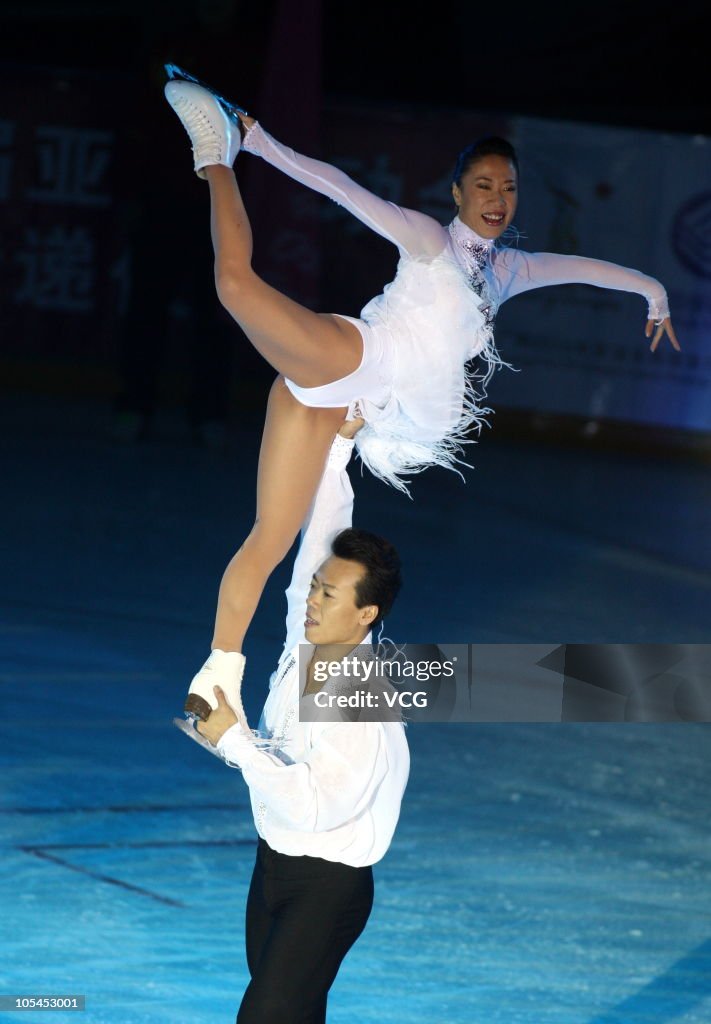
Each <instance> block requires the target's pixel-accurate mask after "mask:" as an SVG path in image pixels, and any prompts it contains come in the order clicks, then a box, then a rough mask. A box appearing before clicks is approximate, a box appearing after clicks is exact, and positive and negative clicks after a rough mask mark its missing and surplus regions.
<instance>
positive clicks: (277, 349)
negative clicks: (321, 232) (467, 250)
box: [165, 80, 363, 387]
mask: <svg viewBox="0 0 711 1024" xmlns="http://www.w3.org/2000/svg"><path fill="white" fill-rule="evenodd" d="M165 92H166V98H167V99H168V102H169V103H170V105H171V106H172V107H173V109H174V110H175V112H176V114H177V115H178V117H179V118H180V120H181V121H182V123H183V127H184V128H185V130H186V131H187V133H188V135H189V137H190V141H191V143H192V147H193V156H194V162H195V170H196V171H197V172H198V174H199V175H200V176H201V177H204V178H207V180H208V182H209V184H210V199H211V224H212V237H213V241H214V246H215V278H216V284H217V291H218V295H219V297H220V301H221V302H222V304H223V305H224V306H225V308H226V309H227V310H228V311H229V312H230V313H231V314H232V316H233V317H234V318H235V320H236V321H237V322H238V323H239V325H240V326H241V327H242V330H243V331H244V333H245V334H246V335H247V337H248V338H249V340H250V341H251V342H252V344H253V345H254V346H255V348H256V349H257V350H258V351H259V352H260V353H261V354H262V355H263V356H264V358H265V359H266V360H267V362H269V363H271V365H272V366H273V367H274V369H275V370H276V371H277V372H278V373H281V374H283V375H284V376H285V377H288V378H290V379H291V380H293V381H294V383H295V384H298V385H299V386H300V387H318V386H321V385H323V384H329V383H330V382H331V381H334V380H338V379H339V378H340V377H344V376H346V375H347V374H349V373H351V372H352V371H353V370H355V369H357V367H358V366H359V364H360V362H361V358H362V353H363V341H362V339H361V336H360V333H359V331H358V329H357V328H356V327H355V326H354V325H353V324H351V323H349V322H348V321H347V320H344V319H343V318H341V317H337V316H333V315H332V314H330V313H329V314H321V313H314V312H312V311H311V310H309V309H306V308H305V307H304V306H301V305H299V303H298V302H294V301H293V300H292V299H289V298H288V297H287V296H286V295H282V293H281V292H279V291H277V289H276V288H272V287H270V285H268V284H266V282H265V281H262V280H261V278H260V277H259V276H258V275H257V274H255V273H254V271H253V269H252V263H251V259H252V232H251V229H250V226H249V220H248V218H247V213H246V211H245V208H244V204H243V203H242V197H241V196H240V192H239V188H238V186H237V181H236V179H235V176H234V173H233V171H232V164H233V163H234V160H235V156H236V155H237V153H238V151H239V148H240V128H239V126H238V124H237V123H236V121H234V120H233V119H232V116H231V115H228V114H227V113H226V111H225V109H224V108H223V107H222V106H221V104H220V103H219V102H218V100H217V99H216V97H215V95H214V94H213V93H211V92H210V91H209V90H208V89H206V88H204V87H202V86H201V85H198V84H196V83H195V82H189V81H175V80H173V81H170V82H168V84H167V85H166V90H165ZM243 121H244V124H245V126H248V125H249V124H250V122H251V118H247V117H244V118H243Z"/></svg>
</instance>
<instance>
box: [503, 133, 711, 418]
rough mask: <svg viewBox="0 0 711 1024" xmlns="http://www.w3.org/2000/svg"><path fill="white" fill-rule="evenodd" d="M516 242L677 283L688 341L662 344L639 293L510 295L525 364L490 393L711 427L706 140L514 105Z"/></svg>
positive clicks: (514, 354) (582, 411) (510, 346)
mask: <svg viewBox="0 0 711 1024" xmlns="http://www.w3.org/2000/svg"><path fill="white" fill-rule="evenodd" d="M510 136H511V138H512V141H513V142H514V143H515V145H516V147H517V149H518V152H519V155H520V159H521V188H520V207H519V210H518V213H517V216H516V224H517V225H518V227H519V228H520V229H521V231H522V232H523V234H524V237H522V238H521V240H520V242H519V246H520V248H522V249H526V250H529V251H533V252H546V251H547V252H559V253H574V254H576V255H580V256H591V257H594V258H596V259H603V260H609V261H611V262H613V263H618V264H621V265H623V266H627V267H633V268H635V269H637V270H641V271H642V272H643V273H646V274H649V275H651V276H652V277H656V278H657V279H659V280H660V281H661V282H662V284H663V285H664V287H665V288H666V289H667V292H668V294H669V301H670V308H671V317H672V322H673V324H674V327H675V330H676V333H677V337H678V338H679V341H680V344H681V347H682V351H681V353H677V352H675V351H674V350H673V349H672V347H671V344H670V343H669V341H668V339H664V340H663V341H662V342H660V345H659V347H658V349H657V351H656V353H651V352H650V351H649V341H647V339H646V338H645V337H644V327H645V323H646V319H647V306H646V301H645V300H644V299H643V298H641V297H640V296H637V295H633V294H628V293H625V292H616V291H609V290H603V289H599V288H593V287H591V286H586V285H563V286H559V287H554V288H542V289H539V290H537V291H535V292H531V293H529V294H528V295H525V296H521V297H519V298H515V299H512V300H511V301H510V302H509V303H507V304H506V305H504V306H503V307H502V309H501V312H500V314H499V318H498V322H497V332H496V336H497V343H498V346H499V350H500V352H501V354H502V356H503V358H504V359H506V360H507V361H508V362H511V363H512V364H513V365H514V366H516V367H519V368H520V369H521V370H522V372H521V373H520V374H511V373H508V372H507V371H505V370H504V371H502V372H501V373H500V374H497V376H496V377H495V378H494V380H493V381H492V384H491V387H490V398H491V403H492V405H494V406H497V405H498V406H502V405H507V406H511V407H517V408H527V409H536V410H544V411H548V412H557V413H564V414H565V413H567V414H574V415H580V416H585V417H589V418H594V419H616V420H627V421H632V422H636V423H645V424H650V425H651V424H655V425H667V426H672V427H680V428H685V429H694V430H709V429H711V401H710V399H711V139H709V138H705V137H692V136H684V135H665V134H661V133H656V132H649V131H637V130H632V129H627V128H611V127H604V126H597V125H583V124H571V123H569V122H556V121H544V120H539V119H533V118H518V119H515V120H514V121H512V122H511V132H510Z"/></svg>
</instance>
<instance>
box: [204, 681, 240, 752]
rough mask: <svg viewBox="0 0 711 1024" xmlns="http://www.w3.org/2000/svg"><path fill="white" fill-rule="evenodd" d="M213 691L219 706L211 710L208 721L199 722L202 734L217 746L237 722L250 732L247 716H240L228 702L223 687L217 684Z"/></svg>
mask: <svg viewBox="0 0 711 1024" xmlns="http://www.w3.org/2000/svg"><path fill="white" fill-rule="evenodd" d="M213 693H214V694H215V697H216V698H217V707H216V708H215V709H214V710H213V711H211V712H210V715H209V717H208V719H207V721H205V722H197V723H196V725H195V728H196V729H197V731H198V732H199V733H200V735H201V736H204V737H205V738H206V739H207V740H209V742H210V743H211V744H212V745H213V747H216V746H217V744H218V743H219V742H220V739H221V737H222V736H223V734H224V733H226V732H227V730H228V729H230V728H232V726H233V725H236V724H237V722H239V723H240V725H241V726H242V728H243V729H244V730H245V731H246V732H249V726H248V725H247V720H246V718H243V717H240V716H238V715H237V714H236V713H235V712H234V711H233V710H232V708H231V707H230V705H229V704H228V703H227V698H226V697H225V694H224V691H223V689H222V687H220V686H215V687H214V688H213Z"/></svg>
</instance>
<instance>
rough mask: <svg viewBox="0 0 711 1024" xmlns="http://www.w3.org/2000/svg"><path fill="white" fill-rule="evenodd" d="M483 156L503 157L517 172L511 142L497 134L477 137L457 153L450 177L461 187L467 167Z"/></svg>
mask: <svg viewBox="0 0 711 1024" xmlns="http://www.w3.org/2000/svg"><path fill="white" fill-rule="evenodd" d="M484 156H503V157H505V158H506V159H507V160H510V161H511V163H512V164H513V165H514V167H515V168H516V174H518V157H517V156H516V150H515V149H514V148H513V146H512V145H511V143H510V142H507V140H506V139H502V138H501V137H500V136H498V135H488V136H487V137H486V138H485V139H478V140H477V141H476V142H472V143H471V144H470V145H469V146H466V147H465V148H464V149H463V150H462V152H461V153H460V154H459V156H458V157H457V163H456V165H455V167H454V175H453V177H452V181H453V182H454V184H455V185H458V186H459V187H460V188H461V185H462V178H463V177H464V175H465V174H466V173H467V171H468V170H469V168H470V167H471V166H472V164H475V163H476V162H477V160H481V158H482V157H484Z"/></svg>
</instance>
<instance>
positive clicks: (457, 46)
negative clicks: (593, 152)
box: [0, 0, 711, 133]
mask: <svg viewBox="0 0 711 1024" xmlns="http://www.w3.org/2000/svg"><path fill="white" fill-rule="evenodd" d="M280 6H281V7H289V6H291V7H296V8H297V9H298V8H299V6H300V5H299V3H298V2H297V0H292V3H291V4H282V5H279V4H277V3H276V2H275V0H257V2H239V0H235V2H234V3H230V2H224V0H223V2H217V0H213V2H203V3H195V2H192V3H191V2H188V0H182V2H175V3H166V2H156V3H143V4H141V3H138V2H136V3H129V2H124V3H120V2H116V3H102V2H100V0H97V2H93V3H88V2H87V3H74V4H53V3H33V2H31V0H29V2H24V3H22V4H20V3H6V4H3V10H2V21H1V22H0V58H1V59H2V60H3V61H17V62H22V63H39V64H52V65H55V66H60V67H82V68H93V69H102V70H103V69H107V68H110V69H112V70H115V71H124V70H126V69H127V68H131V67H132V66H134V65H135V63H136V61H139V62H140V59H141V55H142V53H143V52H145V48H146V47H147V46H149V47H153V46H157V47H158V48H160V46H161V45H162V46H163V47H164V51H165V54H166V59H168V58H169V57H170V55H171V54H173V55H174V56H175V59H176V60H177V59H178V57H180V58H181V59H185V58H186V57H187V56H188V53H187V52H183V54H182V55H181V54H175V48H176V47H175V44H176V43H177V42H178V37H180V36H181V35H182V34H183V33H186V34H190V35H192V38H193V42H192V45H186V44H185V41H184V40H183V43H182V45H180V46H179V48H180V49H181V50H183V51H188V50H192V51H193V53H194V56H195V57H196V58H199V64H200V66H201V68H203V69H205V73H206V74H207V71H212V72H213V75H212V77H213V78H214V77H215V70H216V69H215V64H216V63H218V59H219V58H222V57H223V56H224V57H226V58H227V63H228V64H229V63H230V59H229V57H228V56H227V55H228V54H229V55H231V62H232V67H231V68H229V69H227V68H225V69H224V71H222V69H220V71H221V75H220V77H221V79H222V80H218V82H217V85H219V86H222V87H223V88H225V89H227V88H228V87H232V90H233V91H234V88H235V86H236V85H237V84H239V83H240V79H244V77H245V76H244V74H243V71H244V67H245V65H247V66H248V67H249V69H250V71H251V69H252V68H253V67H254V66H255V65H256V66H258V65H259V63H260V50H261V48H262V47H263V46H264V43H265V41H266V38H267V36H268V34H269V32H270V30H271V28H272V26H273V20H274V14H275V11H276V10H277V8H278V7H280ZM704 10H705V5H702V4H700V3H675V4H663V5H662V4H654V3H614V2H612V0H601V2H597V3H595V4H590V5H585V6H580V7H578V6H574V5H561V4H545V3H543V4H540V3H537V4H534V3H522V2H521V0H508V2H505V3H500V4H493V3H486V4H474V3H461V2H455V0H452V2H450V3H448V4H446V5H444V6H440V5H435V4H424V5H421V6H420V5H417V4H409V3H400V2H398V3H387V2H386V3H377V2H373V0H364V2H357V3H355V2H353V0H343V2H337V3H333V2H331V3H329V2H328V0H324V2H323V4H322V18H321V22H322V33H323V35H322V39H323V88H324V91H325V92H326V94H327V95H329V96H337V97H341V98H349V99H353V98H357V99H365V100H368V101H370V102H374V103H421V104H436V105H450V106H458V107H464V108H475V109H476V108H484V109H490V110H504V111H507V112H516V113H522V114H530V115H536V116H544V117H558V118H561V117H562V118H570V119H582V120H592V121H602V122H604V123H609V124H624V125H632V126H638V127H648V128H662V129H669V130H671V131H685V132H701V133H707V132H709V131H710V130H711V109H710V108H709V104H708V102H707V96H708V69H707V66H706V63H705V60H704V54H703V40H704V35H703V32H702V27H703V20H704ZM230 11H232V12H233V14H232V15H231V16H230ZM211 26H216V27H214V28H213V29H212V32H213V33H214V37H213V39H212V40H210V39H209V38H208V36H209V35H210V32H211ZM201 33H202V36H203V38H202V40H201V39H200V38H199V37H200V35H201ZM244 36H246V37H247V38H248V39H249V40H250V41H251V42H250V45H249V46H245V45H244V44H243V42H242V38H243V37H244ZM295 43H296V41H295ZM211 51H212V52H211ZM262 54H263V50H262ZM220 62H221V61H220ZM255 99H256V95H253V96H244V97H243V102H245V103H254V101H255Z"/></svg>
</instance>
